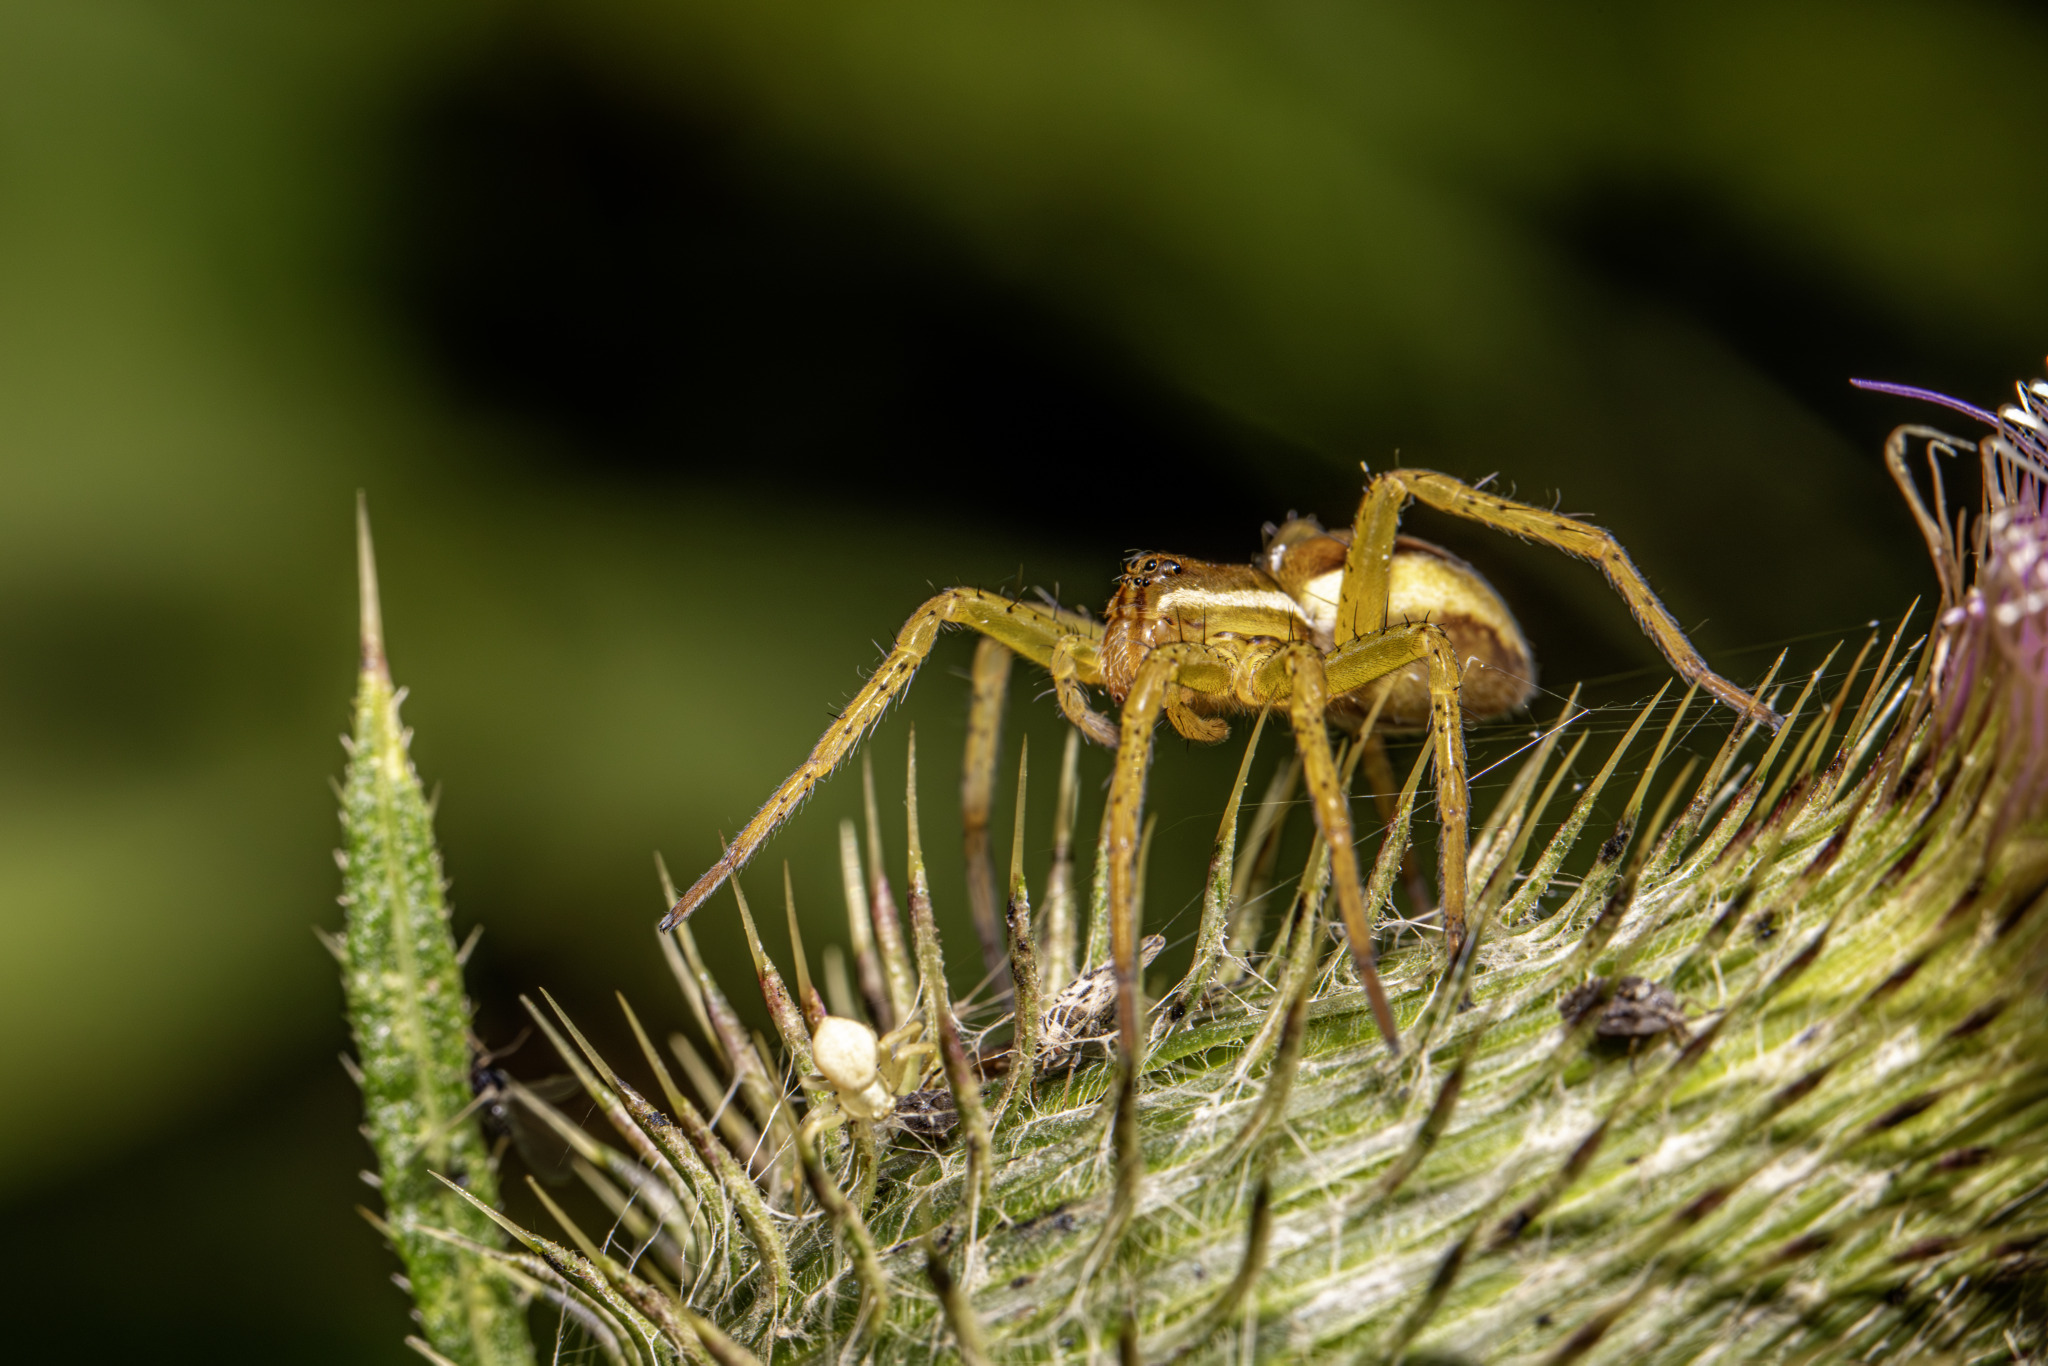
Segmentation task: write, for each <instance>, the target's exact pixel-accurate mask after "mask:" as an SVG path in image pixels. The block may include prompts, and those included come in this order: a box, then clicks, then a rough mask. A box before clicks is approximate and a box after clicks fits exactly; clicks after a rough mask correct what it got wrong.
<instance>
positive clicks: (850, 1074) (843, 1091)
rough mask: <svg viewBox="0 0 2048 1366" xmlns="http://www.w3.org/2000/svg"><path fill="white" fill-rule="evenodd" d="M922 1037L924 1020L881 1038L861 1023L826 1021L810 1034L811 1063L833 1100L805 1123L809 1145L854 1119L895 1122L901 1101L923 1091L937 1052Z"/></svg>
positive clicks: (814, 1111)
mask: <svg viewBox="0 0 2048 1366" xmlns="http://www.w3.org/2000/svg"><path fill="white" fill-rule="evenodd" d="M923 1033H924V1021H922V1020H911V1021H910V1022H909V1023H907V1024H905V1025H902V1026H901V1027H899V1028H896V1029H892V1030H890V1031H889V1032H888V1033H887V1034H884V1035H882V1036H881V1037H880V1038H876V1037H875V1031H874V1030H872V1029H870V1028H868V1026H866V1025H864V1024H862V1023H861V1022H860V1021H859V1020H849V1019H846V1018H845V1017H843V1016H839V1015H827V1016H826V1017H825V1018H824V1019H822V1020H820V1021H818V1027H817V1028H816V1029H814V1030H812V1031H811V1059H812V1061H814V1062H815V1063H816V1064H817V1065H818V1073H819V1077H820V1078H821V1079H822V1080H823V1081H824V1082H825V1083H827V1084H828V1085H829V1086H830V1087H831V1094H830V1095H827V1096H824V1097H823V1098H821V1099H820V1100H819V1101H818V1103H817V1104H815V1105H813V1106H812V1107H811V1112H810V1114H808V1115H806V1116H805V1117H804V1137H805V1139H806V1140H808V1139H811V1138H814V1137H816V1136H817V1135H818V1134H819V1133H820V1132H822V1131H823V1130H825V1129H827V1128H830V1127H832V1126H835V1125H838V1124H843V1123H845V1122H846V1120H847V1119H848V1118H849V1117H851V1118H853V1119H855V1120H858V1121H860V1122H862V1123H864V1124H874V1123H878V1122H880V1121H882V1120H886V1119H890V1118H893V1117H894V1116H895V1114H896V1102H897V1100H898V1099H899V1098H900V1097H902V1096H906V1095H909V1094H910V1093H911V1092H913V1091H915V1090H917V1089H918V1083H919V1082H920V1081H921V1080H922V1079H923V1077H924V1074H925V1071H926V1069H927V1068H928V1067H929V1066H930V1063H931V1056H932V1054H933V1053H934V1052H936V1051H937V1050H936V1049H935V1048H934V1047H933V1045H931V1044H930V1043H925V1042H920V1040H919V1036H920V1035H922V1034H923ZM816 1089H819V1090H822V1089H824V1088H823V1087H818V1088H816Z"/></svg>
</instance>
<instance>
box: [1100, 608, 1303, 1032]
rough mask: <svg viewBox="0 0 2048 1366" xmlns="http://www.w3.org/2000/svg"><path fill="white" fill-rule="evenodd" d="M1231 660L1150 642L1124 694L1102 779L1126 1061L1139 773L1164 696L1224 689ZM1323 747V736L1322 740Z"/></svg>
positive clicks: (1133, 991)
mask: <svg viewBox="0 0 2048 1366" xmlns="http://www.w3.org/2000/svg"><path fill="white" fill-rule="evenodd" d="M1236 663H1237V661H1236V660H1235V659H1233V658H1232V657H1231V656H1230V655H1229V654H1226V653H1225V652H1224V651H1222V650H1220V649H1218V648H1215V647H1213V646H1209V645H1196V644H1193V643H1192V642H1176V643H1174V644H1169V645H1158V646H1154V647H1153V648H1152V650H1151V651H1150V652H1149V653H1147V654H1146V656H1145V659H1144V662H1143V663H1141V664H1140V665H1139V666H1138V672H1137V675H1136V676H1135V677H1134V678H1132V680H1131V688H1130V691H1129V692H1127V693H1125V694H1124V705H1123V715H1122V718H1121V720H1122V728H1121V732H1120V734H1119V735H1118V737H1117V738H1118V743H1117V756H1116V772H1115V774H1114V776H1113V777H1112V778H1111V779H1110V784H1109V960H1110V962H1111V963H1113V964H1115V965H1116V1021H1117V1047H1118V1049H1119V1050H1121V1052H1122V1055H1123V1058H1124V1060H1125V1066H1128V1067H1135V1066H1137V1064H1138V1045H1139V1043H1140V1041H1141V1040H1142V1039H1143V1037H1144V1031H1142V1030H1141V1029H1139V1027H1138V972H1139V966H1138V924H1137V916H1136V915H1135V914H1133V912H1134V911H1135V910H1136V908H1137V904H1138V897H1137V881H1138V817H1139V813H1140V808H1141V807H1142V806H1143V805H1144V801H1145V771H1146V769H1147V768H1149V767H1150V766H1151V763H1152V732H1153V730H1154V729H1155V728H1156V727H1157V726H1158V723H1159V713H1160V712H1161V711H1163V710H1165V707H1166V702H1167V698H1168V696H1169V695H1173V696H1175V697H1177V696H1178V695H1179V692H1180V690H1181V688H1182V687H1190V686H1191V687H1196V688H1198V689H1199V690H1200V691H1203V692H1210V693H1223V692H1228V691H1230V689H1231V685H1232V683H1233V682H1234V680H1235V677H1236V674H1237V668H1236ZM1323 743H1324V745H1325V746H1326V747H1327V745H1328V743H1329V740H1328V737H1327V736H1326V737H1325V738H1324V741H1323Z"/></svg>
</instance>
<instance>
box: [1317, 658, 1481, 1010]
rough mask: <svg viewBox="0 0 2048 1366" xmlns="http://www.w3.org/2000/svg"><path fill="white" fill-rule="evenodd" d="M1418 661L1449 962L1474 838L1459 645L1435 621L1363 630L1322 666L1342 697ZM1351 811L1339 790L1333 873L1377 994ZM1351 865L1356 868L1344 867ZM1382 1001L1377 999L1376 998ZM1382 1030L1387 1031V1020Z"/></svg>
mask: <svg viewBox="0 0 2048 1366" xmlns="http://www.w3.org/2000/svg"><path fill="white" fill-rule="evenodd" d="M1418 659H1420V660H1425V661H1427V662H1428V666H1429V709H1430V717H1429V730H1430V737H1431V740H1432V741H1433V743H1434V744H1435V746H1436V756H1435V757H1436V807H1437V820H1438V831H1439V833H1438V836H1437V869H1438V872H1437V876H1438V880H1439V882H1440V883H1441V889H1440V890H1441V894H1442V895H1441V900H1442V905H1443V911H1444V939H1445V944H1446V949H1447V951H1448V957H1447V958H1446V960H1445V961H1447V962H1456V961H1457V955H1458V950H1459V948H1460V947H1462V946H1463V944H1464V940H1465V897H1466V888H1465V858H1466V845H1467V843H1468V841H1469V839H1470V830H1469V826H1470V823H1471V800H1470V797H1469V795H1468V793H1467V790H1466V782H1465V718H1464V712H1463V709H1462V708H1461V707H1460V705H1459V702H1458V683H1459V679H1460V677H1461V674H1462V671H1461V670H1460V668H1459V666H1458V657H1457V653H1456V651H1455V650H1454V649H1453V648H1452V646H1451V638H1450V636H1449V635H1447V634H1446V633H1445V632H1444V629H1443V627H1441V626H1438V625H1436V624H1435V623H1433V622H1426V621H1422V622H1413V623H1409V624H1404V625H1400V626H1386V627H1382V628H1381V629H1380V630H1379V631H1378V632H1376V633H1375V634H1373V635H1370V636H1360V637H1357V638H1355V639H1353V640H1350V641H1347V642H1345V643H1344V644H1342V645H1339V646H1338V647H1337V648H1336V649H1334V650H1332V651H1330V653H1329V654H1328V655H1325V656H1321V657H1320V658H1319V661H1318V662H1319V664H1320V665H1321V672H1322V673H1324V674H1325V675H1326V676H1327V679H1328V689H1329V693H1330V695H1332V696H1337V697H1341V696H1343V695H1344V694H1345V693H1348V692H1350V691H1352V690H1353V689H1355V688H1361V687H1364V686H1365V685H1366V684H1368V683H1370V682H1372V681H1373V680H1374V679H1377V678H1384V677H1386V676H1387V675H1388V674H1390V673H1392V672H1394V671H1395V670H1396V669H1401V668H1405V667H1407V666H1408V665H1409V664H1412V663H1414V662H1415V661H1416V660H1418ZM1297 686H1298V684H1297ZM1291 709H1292V704H1290V710H1291ZM1295 725H1296V729H1297V733H1298V732H1299V729H1300V725H1301V723H1300V722H1299V721H1297V722H1296V723H1295ZM1323 751H1324V753H1325V754H1327V753H1328V751H1329V741H1328V739H1327V737H1326V738H1325V739H1324V742H1323ZM1309 752H1310V751H1309V748H1308V747H1307V746H1302V754H1303V756H1304V768H1303V772H1304V773H1307V772H1308V771H1309V770H1308V768H1307V766H1306V756H1307V755H1308V753H1309ZM1325 762H1327V760H1326V761H1325ZM1327 786H1328V789H1329V790H1330V791H1331V792H1333V793H1334V792H1335V791H1336V782H1335V778H1334V776H1333V777H1332V778H1331V779H1330V780H1329V781H1328V784H1327ZM1310 791H1311V792H1315V786H1314V780H1313V779H1311V780H1310ZM1317 799H1318V801H1319V802H1321V801H1322V800H1323V799H1322V797H1321V795H1320V794H1317ZM1350 811H1351V809H1350V804H1349V803H1347V802H1345V801H1343V799H1342V797H1341V795H1340V796H1338V797H1337V798H1336V801H1335V809H1334V811H1333V815H1332V823H1334V821H1335V820H1336V819H1338V818H1341V819H1342V821H1343V830H1344V834H1345V839H1344V848H1343V853H1342V861H1341V863H1340V861H1339V856H1338V841H1337V839H1336V838H1335V837H1334V836H1332V835H1331V834H1330V833H1329V831H1330V826H1328V825H1326V826H1325V830H1324V836H1323V837H1324V839H1325V840H1326V841H1327V842H1328V843H1329V845H1330V851H1331V859H1330V873H1331V876H1332V878H1333V879H1334V880H1335V881H1336V886H1337V905H1338V907H1339V909H1341V910H1342V911H1343V913H1344V932H1345V934H1346V935H1348V936H1349V937H1350V940H1351V954H1352V958H1353V961H1354V962H1356V963H1357V964H1358V967H1359V974H1358V976H1359V980H1360V981H1361V982H1365V983H1366V984H1367V986H1366V989H1367V990H1368V991H1370V992H1377V991H1378V989H1379V978H1378V977H1377V976H1376V975H1375V976H1372V977H1368V976H1367V975H1366V971H1365V967H1366V964H1367V963H1368V962H1370V961H1371V956H1372V922H1371V921H1370V920H1368V919H1367V918H1366V915H1367V912H1366V906H1365V900H1364V896H1363V894H1362V893H1361V892H1360V891H1359V885H1358V864H1357V854H1356V853H1355V852H1354V851H1353V849H1352V848H1351V847H1350V846H1351V837H1350V829H1351V814H1350ZM1346 867H1348V869H1349V871H1344V870H1345V868H1346ZM1377 999H1378V998H1377V997H1375V1004H1377ZM1381 1028H1382V1029H1383V1030H1384V1029H1385V1028H1386V1026H1384V1025H1382V1026H1381ZM1390 1037H1391V1036H1390Z"/></svg>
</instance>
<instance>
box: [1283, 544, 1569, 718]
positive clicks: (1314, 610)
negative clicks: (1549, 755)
mask: <svg viewBox="0 0 2048 1366" xmlns="http://www.w3.org/2000/svg"><path fill="white" fill-rule="evenodd" d="M1350 549H1351V532H1350V531H1349V530H1348V529H1346V530H1342V531H1334V532H1326V531H1323V530H1322V528H1321V527H1319V526H1316V525H1314V524H1313V523H1312V522H1309V521H1307V520H1306V519H1304V520H1302V521H1299V522H1291V523H1289V524H1288V525H1287V526H1285V527H1283V528H1281V529H1280V530H1279V531H1278V533H1276V534H1275V535H1274V537H1273V539H1272V540H1271V542H1269V543H1268V545H1267V549H1266V563H1267V568H1268V569H1269V571H1270V572H1271V574H1272V577H1273V580H1274V582H1275V583H1277V584H1279V585H1280V586H1281V587H1282V588H1283V589H1284V590H1285V591H1286V592H1287V593H1288V594H1289V595H1290V596H1292V597H1293V598H1294V599H1295V600H1296V601H1297V602H1299V603H1300V604H1301V608H1302V612H1303V614H1304V616H1306V618H1307V619H1308V621H1309V623H1310V625H1311V627H1312V629H1313V630H1314V632H1315V636H1314V638H1315V642H1316V644H1317V645H1318V646H1319V647H1320V648H1322V649H1324V650H1328V649H1329V648H1330V647H1331V645H1332V644H1333V635H1334V632H1335V629H1336V625H1337V599H1338V595H1339V594H1340V593H1341V592H1342V591H1343V582H1344V557H1345V555H1346V554H1347V553H1349V551H1350ZM1417 621H1433V622H1435V623H1436V624H1437V625H1439V626H1441V627H1443V628H1444V634H1446V635H1448V636H1449V637H1450V638H1451V648H1452V649H1453V650H1454V651H1455V652H1456V653H1457V657H1458V662H1459V663H1460V664H1462V665H1464V668H1465V673H1464V683H1463V686H1462V687H1461V688H1460V690H1459V692H1460V702H1461V703H1462V706H1463V710H1464V713H1465V716H1466V719H1468V720H1484V719H1486V718H1488V717H1494V716H1500V715H1503V714H1504V713H1507V712H1510V711H1513V710H1515V709H1516V708H1517V707H1520V706H1522V705H1524V704H1525V703H1527V702H1528V700H1529V699H1530V697H1531V696H1532V695H1534V693H1535V691H1536V661H1535V658H1534V656H1533V655H1532V654H1531V653H1530V650H1529V642H1528V640H1527V638H1526V637H1524V636H1523V634H1522V628H1521V626H1520V625H1518V624H1517V623H1516V621H1515V618H1514V614H1513V613H1512V612H1510V611H1509V610H1508V606H1507V604H1506V603H1505V602H1502V601H1501V597H1500V594H1498V593H1496V592H1495V591H1494V590H1493V585H1492V584H1490V583H1488V582H1487V581H1486V579H1485V577H1484V576H1483V575H1481V574H1480V572H1479V571H1478V570H1476V569H1474V568H1473V567H1472V566H1471V565H1469V564H1467V563H1465V561H1463V560H1461V559H1459V558H1458V557H1457V556H1456V555H1453V554H1452V553H1451V552H1450V551H1448V550H1445V549H1444V548H1443V547H1442V546H1438V545H1432V544H1430V543H1429V542H1428V541H1424V540H1418V539H1417V538H1415V537H1413V536H1400V537H1396V538H1395V541H1394V555H1393V559H1392V560H1391V561H1390V562H1389V564H1388V566H1387V623H1388V624H1389V625H1392V626H1398V625H1401V624H1402V623H1404V622H1417ZM1381 693H1385V694H1386V698H1387V700H1386V703H1385V705H1384V707H1383V708H1382V710H1381V712H1380V717H1381V720H1382V721H1383V722H1386V723H1389V724H1393V725H1401V726H1422V725H1427V724H1428V723H1429V671H1428V669H1427V667H1426V666H1425V665H1423V664H1421V663H1419V662H1418V663H1415V664H1411V665H1409V666H1408V667H1406V668H1404V669H1401V670H1399V671H1397V672H1395V673H1392V674H1389V675H1388V676H1387V677H1386V678H1384V679H1379V680H1375V681H1374V682H1372V683H1368V684H1366V685H1365V686H1364V687H1362V688H1359V689H1356V690H1355V691H1353V692H1352V693H1351V694H1349V695H1348V696H1347V697H1346V698H1345V699H1344V700H1345V702H1346V703H1347V704H1348V706H1347V708H1346V709H1347V710H1356V711H1357V712H1358V713H1359V714H1360V715H1363V713H1364V712H1365V711H1366V710H1369V709H1370V708H1371V706H1372V704H1373V702H1374V701H1375V700H1377V699H1378V698H1379V696H1380V695H1381ZM1333 710H1337V709H1336V708H1333Z"/></svg>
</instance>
